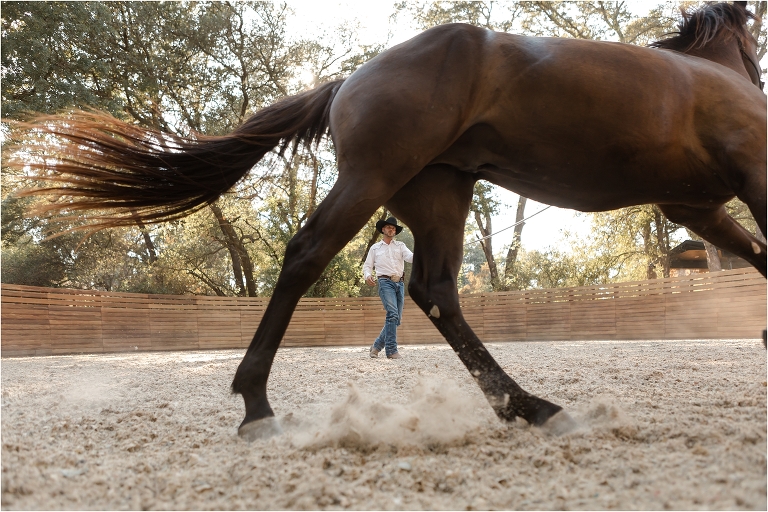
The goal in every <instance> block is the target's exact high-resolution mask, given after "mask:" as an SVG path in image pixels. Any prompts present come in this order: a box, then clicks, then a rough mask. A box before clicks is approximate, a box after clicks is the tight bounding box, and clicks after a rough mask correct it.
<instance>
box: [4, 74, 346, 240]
mask: <svg viewBox="0 0 768 512" xmlns="http://www.w3.org/2000/svg"><path fill="white" fill-rule="evenodd" d="M343 81H344V80H343V79H341V80H336V81H333V82H328V83H325V84H323V85H320V86H319V87H317V88H315V89H312V90H310V91H307V92H304V93H301V94H297V95H295V96H289V97H287V98H284V99H282V100H280V101H278V102H276V103H274V104H272V105H270V106H268V107H266V108H264V109H262V110H259V111H258V112H256V113H255V114H254V115H253V116H251V117H250V118H249V119H248V120H246V121H245V122H244V123H243V124H242V125H240V126H239V127H238V128H236V129H235V130H234V131H233V132H231V133H230V134H228V135H223V136H198V137H178V136H173V135H169V134H166V133H163V132H160V131H158V130H151V129H146V128H141V127H138V126H135V125H132V124H128V123H125V122H123V121H119V120H117V119H115V118H114V117H112V116H110V115H108V114H104V113H98V112H85V111H74V112H72V113H70V114H68V115H65V116H41V117H37V118H35V119H33V120H31V121H30V122H24V123H15V124H16V125H17V127H20V128H22V129H23V130H24V131H26V132H28V133H29V134H35V135H37V136H36V137H27V141H26V143H25V144H24V145H21V146H18V149H19V151H15V152H14V153H15V155H16V156H15V157H13V158H12V162H9V164H10V165H12V166H14V167H17V168H22V167H24V168H32V169H35V170H37V171H38V172H37V176H36V179H42V180H45V181H46V182H49V183H52V186H47V187H45V188H35V189H31V190H27V191H25V192H23V193H22V194H23V195H53V196H56V197H58V198H59V199H63V200H59V201H56V202H51V203H48V204H46V205H44V206H42V207H40V208H38V211H39V212H40V211H42V212H45V213H62V212H67V213H75V212H79V211H88V210H109V211H110V212H111V213H107V214H104V215H96V214H94V215H92V216H91V219H92V220H94V221H95V222H94V223H92V224H90V225H88V226H83V228H85V229H94V230H98V229H103V228H107V227H115V226H126V225H135V223H136V222H137V221H141V222H147V223H156V222H163V221H167V220H171V219H177V218H181V217H184V216H186V215H189V214H190V213H192V212H194V211H196V210H199V209H200V208H202V207H204V206H205V205H207V204H209V203H211V202H213V201H215V200H216V199H217V198H218V197H219V196H220V195H222V194H223V193H224V192H226V191H227V190H229V189H230V188H231V187H232V186H233V185H234V184H235V183H237V182H238V181H239V180H240V179H241V178H242V177H243V176H245V175H246V174H247V173H248V172H249V171H250V170H251V168H252V167H253V166H254V165H255V164H256V163H257V162H258V161H259V160H261V159H262V158H263V157H264V155H265V154H266V153H267V152H268V151H271V150H272V149H274V148H275V147H277V146H280V152H281V153H282V152H284V151H285V149H286V148H287V147H288V146H289V145H290V144H291V142H293V143H294V145H293V150H294V151H295V150H296V148H297V146H298V144H299V143H304V144H311V143H313V142H314V143H315V144H316V143H318V142H319V141H320V139H321V138H322V137H323V136H324V135H325V134H326V133H327V132H328V129H329V112H330V107H331V104H332V102H333V99H334V97H335V96H336V93H337V92H338V90H339V87H340V86H341V84H342V82H343ZM51 136H53V138H54V139H55V140H56V142H55V143H51ZM35 141H36V142H35ZM35 146H36V148H35ZM35 149H37V150H41V151H39V152H40V153H42V154H43V155H44V157H42V158H39V159H36V158H29V155H30V154H34V153H35V152H36V151H35ZM21 155H26V157H24V156H21ZM115 210H117V211H118V212H115ZM119 212H124V213H119ZM80 229H82V228H80Z"/></svg>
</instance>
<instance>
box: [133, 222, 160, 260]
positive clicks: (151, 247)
mask: <svg viewBox="0 0 768 512" xmlns="http://www.w3.org/2000/svg"><path fill="white" fill-rule="evenodd" d="M131 215H132V216H133V218H134V220H135V221H136V225H137V226H138V227H139V231H141V235H142V236H143V237H144V245H145V246H146V248H147V255H148V257H149V262H150V263H154V262H156V261H157V249H155V243H154V242H153V241H152V237H150V236H149V230H148V229H147V226H145V225H144V223H143V222H142V221H141V218H140V217H139V214H138V213H137V212H136V210H134V209H131Z"/></svg>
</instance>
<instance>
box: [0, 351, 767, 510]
mask: <svg viewBox="0 0 768 512" xmlns="http://www.w3.org/2000/svg"><path fill="white" fill-rule="evenodd" d="M488 349H489V351H490V352H491V353H492V354H493V356H494V357H495V358H496V359H497V361H498V362H499V364H501V366H502V367H503V368H504V369H505V370H506V371H507V372H508V373H509V374H510V375H511V376H512V377H513V378H514V379H515V380H516V381H517V382H518V383H519V384H520V385H521V386H523V388H525V389H526V390H528V391H530V392H532V393H535V394H537V395H539V396H541V397H543V398H547V399H548V400H550V401H553V402H555V403H557V404H559V405H561V406H563V407H564V408H565V409H566V410H567V411H568V412H569V413H570V415H571V416H572V417H573V418H574V419H575V420H576V422H577V425H578V427H577V428H576V429H575V430H573V431H572V432H570V433H568V434H564V435H560V436H555V435H550V434H548V433H546V432H544V431H542V430H541V429H538V428H535V427H530V426H528V425H527V424H526V423H525V422H524V421H518V422H516V423H514V424H505V423H502V422H500V421H499V420H498V419H497V418H496V417H495V415H494V414H493V412H492V410H491V408H490V406H489V405H488V404H487V402H486V400H485V398H484V397H483V395H482V394H481V393H480V391H479V389H478V388H477V386H476V385H475V383H474V381H473V380H472V379H471V377H470V375H469V374H468V372H467V371H466V370H465V369H464V367H463V366H462V365H461V363H460V362H459V360H458V358H457V357H456V356H455V355H454V353H453V352H452V351H451V350H450V348H449V347H448V346H447V345H425V346H405V347H401V353H402V355H403V358H402V359H400V360H387V359H386V358H384V357H380V358H379V359H371V358H370V357H369V356H368V349H367V348H365V347H356V348H291V349H281V350H280V351H278V353H277V357H276V359H275V363H274V366H273V369H272V375H271V377H270V380H269V399H270V402H271V404H272V408H273V409H274V411H275V414H276V416H277V418H278V419H279V421H280V423H281V425H282V427H283V429H284V433H283V434H282V435H280V436H278V437H273V438H271V439H267V440H257V441H254V442H250V443H249V442H246V441H243V440H241V439H240V438H238V437H237V435H236V432H237V426H238V425H239V423H240V421H241V419H242V415H243V412H244V408H243V403H242V399H241V398H240V397H239V396H234V395H232V394H230V389H229V385H230V383H231V379H232V376H233V375H234V372H235V369H236V368H237V365H238V363H239V362H240V359H241V357H242V355H243V353H244V351H243V350H218V351H199V352H162V353H159V352H155V353H132V354H113V355H78V356H57V357H38V358H14V359H8V358H6V359H3V360H2V508H3V509H5V510H24V509H27V510H28V509H46V510H53V509H99V510H105V509H106V510H109V509H115V510H118V509H175V510H186V509H204V510H206V509H219V510H237V509H334V510H336V509H353V510H397V509H407V510H419V509H428V510H444V509H450V510H487V509H525V510H530V509H534V510H554V509H581V510H585V509H589V510H602V509H633V510H634V509H644V510H647V509H654V510H663V509H675V510H712V509H715V510H722V509H729V510H730V509H738V510H766V351H765V349H764V348H763V345H762V342H761V341H757V340H725V341H724V340H703V341H702V340H696V341H636V342H551V343H550V342H539V343H491V344H488Z"/></svg>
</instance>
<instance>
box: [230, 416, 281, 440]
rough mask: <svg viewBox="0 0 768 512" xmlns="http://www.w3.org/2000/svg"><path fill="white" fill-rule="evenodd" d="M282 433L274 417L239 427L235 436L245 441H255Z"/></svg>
mask: <svg viewBox="0 0 768 512" xmlns="http://www.w3.org/2000/svg"><path fill="white" fill-rule="evenodd" d="M282 433H283V429H282V428H281V427H280V423H279V422H278V421H277V418H275V417H274V416H269V417H267V418H262V419H260V420H256V421H252V422H250V423H246V424H245V425H240V428H239V429H237V435H238V436H240V437H241V438H242V439H243V440H245V441H248V442H250V441H255V440H257V439H269V438H270V437H273V436H277V435H280V434H282Z"/></svg>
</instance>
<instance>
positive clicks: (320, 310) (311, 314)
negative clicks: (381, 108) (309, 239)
mask: <svg viewBox="0 0 768 512" xmlns="http://www.w3.org/2000/svg"><path fill="white" fill-rule="evenodd" d="M1 292H2V311H1V313H2V319H1V321H2V340H1V343H2V344H1V345H0V347H1V353H2V356H26V355H50V354H69V353H88V352H94V353H97V352H121V351H132V350H142V351H146V350H187V349H213V348H245V347H247V346H248V344H249V343H250V341H251V338H252V337H253V333H254V332H255V331H256V327H257V326H258V324H259V321H260V320H261V317H262V315H263V314H264V310H265V309H266V306H267V300H268V299H266V298H236V297H208V296H172V295H148V294H135V293H108V292H99V291H91V290H67V289H54V288H38V287H32V286H19V285H9V284H3V285H2V288H1ZM461 307H462V310H463V312H464V316H465V318H466V319H467V322H469V324H470V325H471V326H472V328H473V329H474V330H475V332H476V333H477V335H478V336H479V337H480V339H481V340H483V341H530V340H617V339H621V340H627V339H688V338H708V339H711V338H759V337H760V334H761V332H762V330H763V329H764V328H765V326H766V281H765V279H764V278H763V277H762V276H761V275H760V274H758V273H757V272H756V271H754V270H752V269H738V270H731V271H724V272H717V273H713V274H696V275H692V276H686V277H680V278H671V279H653V280H648V281H638V282H629V283H617V284H608V285H601V286H587V287H579V288H557V289H549V290H529V291H520V292H504V293H489V294H478V295H465V296H462V297H461ZM383 320H384V312H383V309H382V306H381V302H380V301H379V299H378V297H361V298H339V299H332V298H328V299H302V300H301V302H300V303H299V306H298V308H297V309H296V312H295V313H294V315H293V319H292V320H291V324H290V326H289V327H288V331H287V333H286V335H285V338H284V340H283V346H287V347H292V346H293V347H296V346H318V345H325V346H328V345H370V344H371V343H372V342H373V340H374V339H375V338H376V336H377V335H378V333H379V331H380V329H381V327H382V325H383ZM398 341H399V343H401V344H404V345H408V344H419V343H438V342H442V341H443V339H442V337H441V336H440V334H439V333H438V331H437V329H435V327H434V326H433V325H432V323H431V322H430V321H429V320H428V319H427V318H426V316H425V315H424V314H423V313H422V312H421V311H420V310H419V309H418V308H417V307H416V305H415V304H414V303H413V302H412V301H411V300H410V299H408V298H406V304H405V311H404V315H403V323H402V325H401V326H400V328H399V329H398Z"/></svg>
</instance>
